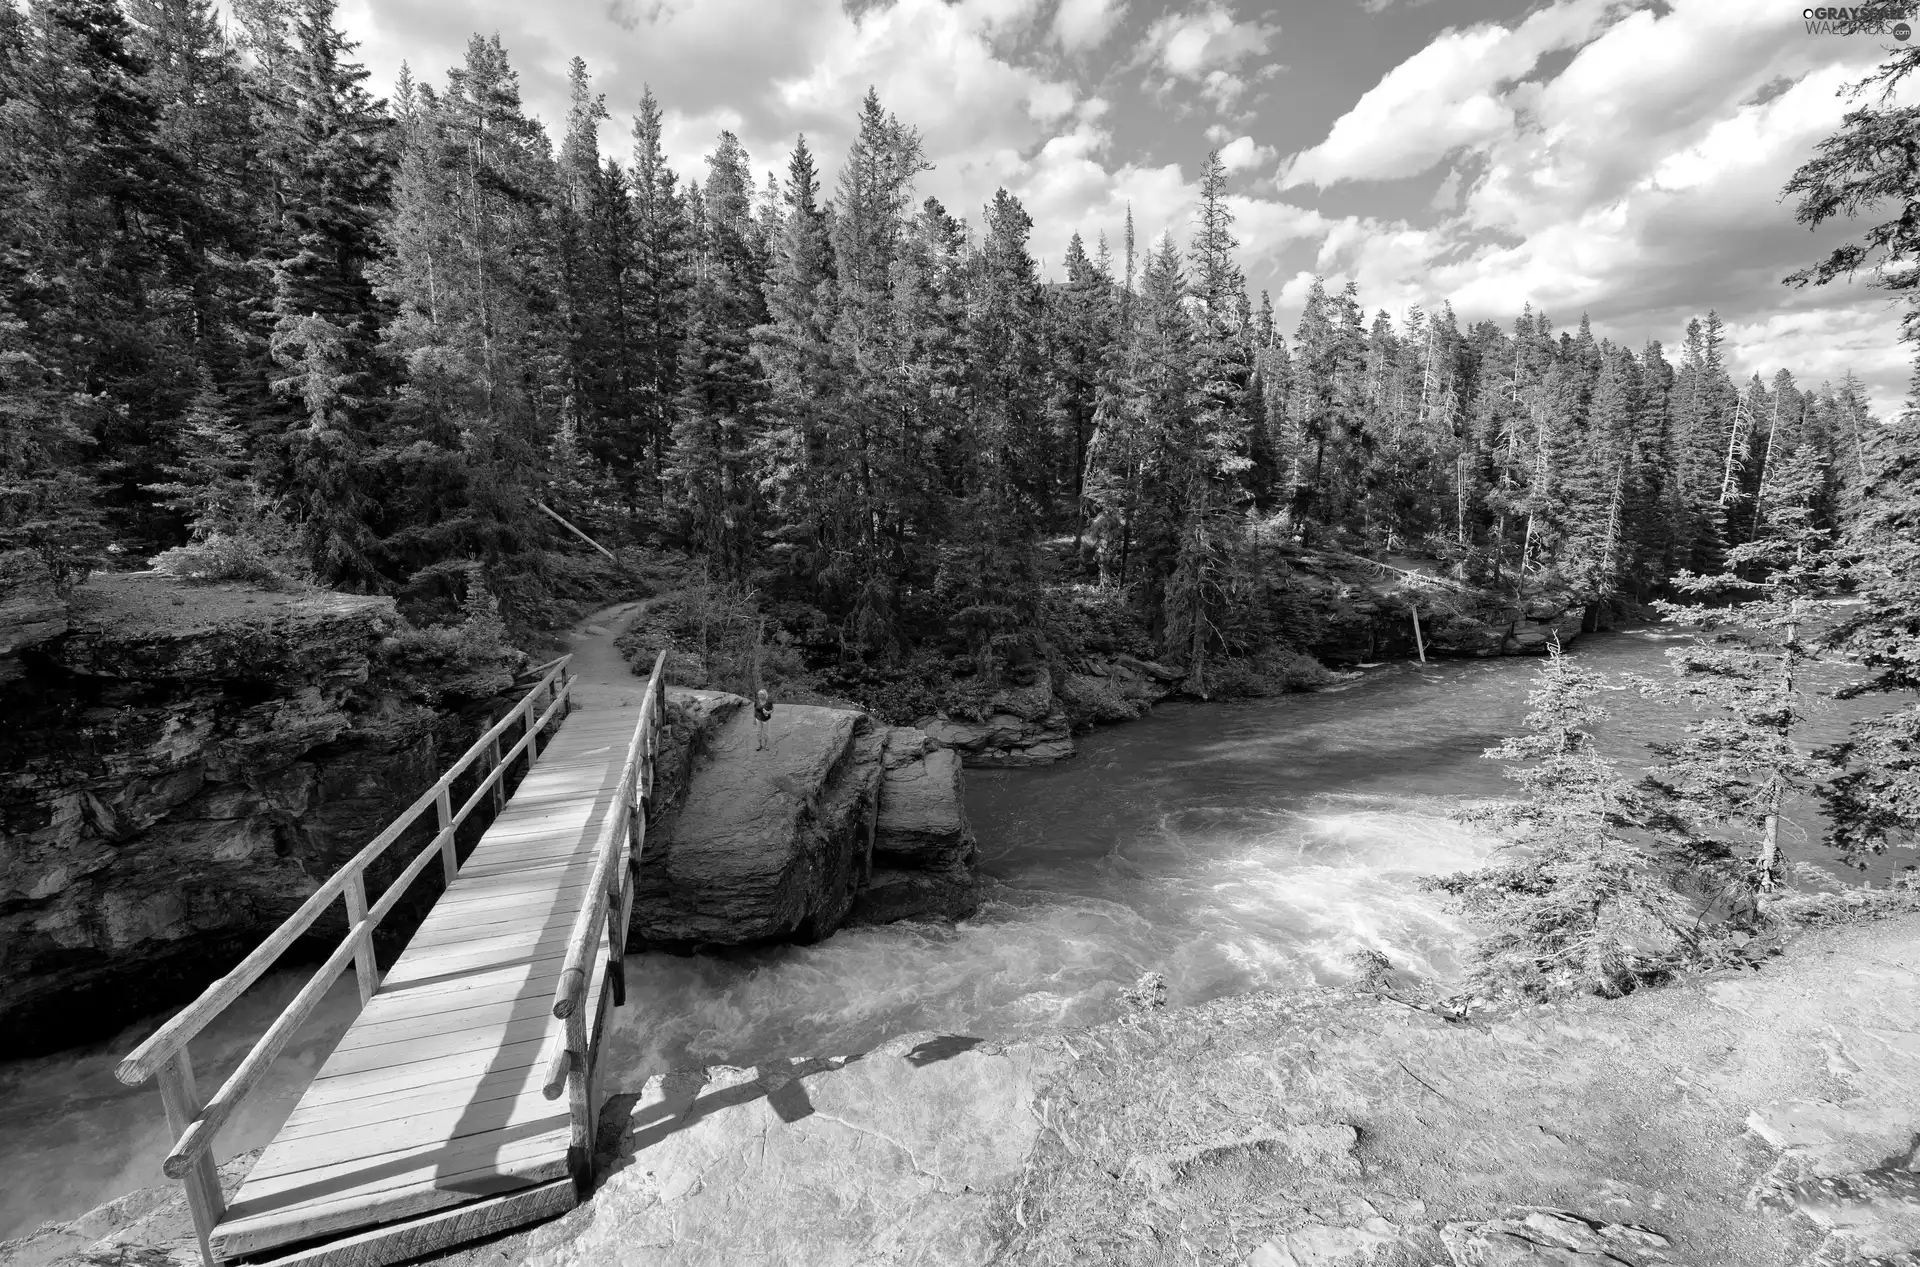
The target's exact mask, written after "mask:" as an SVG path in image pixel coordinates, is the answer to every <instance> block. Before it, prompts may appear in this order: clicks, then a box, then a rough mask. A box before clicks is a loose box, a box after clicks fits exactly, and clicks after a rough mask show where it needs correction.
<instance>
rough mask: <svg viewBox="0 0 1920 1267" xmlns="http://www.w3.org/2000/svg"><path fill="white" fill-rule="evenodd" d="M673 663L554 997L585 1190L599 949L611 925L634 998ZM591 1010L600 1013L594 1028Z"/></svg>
mask: <svg viewBox="0 0 1920 1267" xmlns="http://www.w3.org/2000/svg"><path fill="white" fill-rule="evenodd" d="M666 667H667V653H666V652H665V651H662V652H661V653H660V654H659V655H658V656H656V657H655V658H654V661H653V673H652V675H651V676H649V677H648V678H647V694H646V698H645V699H644V700H643V701H642V703H641V705H640V720H639V721H637V722H636V723H635V724H634V727H633V738H632V739H631V740H629V741H628V743H627V756H626V763H625V766H624V768H623V769H622V771H621V775H620V783H619V787H618V790H617V791H616V792H615V793H614V797H613V801H612V802H611V803H610V804H609V806H608V809H607V819H606V823H605V825H604V826H602V827H601V829H600V836H599V839H598V840H597V841H595V843H594V864H593V872H592V877H591V879H590V880H589V881H588V884H587V900H586V902H585V903H584V904H583V905H582V906H581V908H580V913H579V915H578V916H577V917H575V919H574V923H573V930H572V932H571V933H570V934H569V935H568V938H567V957H566V959H565V961H564V966H563V967H562V969H561V972H560V983H559V985H558V987H556V990H555V995H554V1001H553V1014H554V1016H556V1017H558V1018H559V1019H560V1020H561V1021H563V1022H565V1025H564V1027H563V1030H562V1033H561V1035H560V1041H559V1042H558V1043H557V1044H556V1045H555V1046H554V1048H553V1053H552V1055H551V1056H550V1057H549V1059H548V1062H547V1071H546V1080H545V1083H544V1085H543V1088H542V1089H543V1090H544V1092H545V1094H546V1097H547V1098H548V1099H549V1100H555V1099H558V1098H559V1096H560V1093H561V1092H562V1091H565V1092H566V1093H567V1108H568V1116H569V1118H570V1120H571V1122H572V1127H573V1130H572V1140H571V1143H570V1145H569V1149H568V1161H569V1165H570V1167H571V1169H572V1171H573V1177H574V1182H575V1183H576V1184H578V1185H579V1186H580V1188H581V1190H582V1192H583V1193H584V1191H585V1190H586V1189H587V1187H588V1186H589V1185H590V1184H591V1182H592V1166H593V1145H594V1138H593V1137H594V1126H595V1119H596V1118H597V1117H598V1115H599V1106H598V1105H597V1104H595V1103H594V1095H593V1070H594V1063H595V1060H596V1058H597V1057H598V1055H599V1045H600V1034H601V1031H602V1029H603V1028H604V1023H605V1019H606V1018H605V1015H604V1010H603V1009H600V1008H598V1007H597V1006H595V1005H594V1000H593V999H592V996H591V994H590V993H589V987H590V986H591V985H592V984H593V982H594V978H595V968H596V965H595V963H594V956H595V953H596V952H597V951H598V949H599V947H600V939H601V936H602V930H603V929H604V933H605V937H606V941H607V959H606V962H605V964H604V970H605V972H606V974H607V976H606V979H607V981H608V982H610V983H611V985H612V987H613V1002H614V1004H615V1005H616V1006H618V1005H622V1004H624V1003H625V1002H626V1001H627V1000H626V996H627V988H626V985H627V982H626V969H625V967H624V957H625V955H626V951H627V924H628V922H629V921H630V920H631V919H632V918H633V892H634V886H635V884H636V883H637V881H638V879H639V874H640V851H641V849H642V848H643V847H644V846H645V844H646V839H647V798H648V796H650V795H651V794H652V792H653V774H654V769H653V757H654V753H655V752H656V751H657V750H658V748H659V743H660V730H661V727H662V725H663V724H664V722H665V719H666V710H667V695H666V689H667V688H666ZM590 1016H591V1017H592V1018H593V1025H592V1029H591V1032H589V1028H588V1018H589V1017H590Z"/></svg>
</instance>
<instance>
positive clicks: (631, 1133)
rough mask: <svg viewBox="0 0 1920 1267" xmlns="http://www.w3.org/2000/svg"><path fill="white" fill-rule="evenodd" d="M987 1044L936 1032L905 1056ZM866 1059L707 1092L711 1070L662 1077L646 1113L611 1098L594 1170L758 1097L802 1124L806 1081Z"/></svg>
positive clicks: (911, 1060)
mask: <svg viewBox="0 0 1920 1267" xmlns="http://www.w3.org/2000/svg"><path fill="white" fill-rule="evenodd" d="M984 1041H985V1040H984V1039H980V1038H972V1037H966V1036H963V1035H958V1034H938V1035H935V1036H933V1037H932V1038H928V1039H926V1040H925V1041H923V1042H921V1043H919V1044H917V1045H916V1046H914V1047H913V1048H911V1049H909V1050H908V1051H906V1052H905V1053H903V1055H902V1058H903V1059H904V1060H906V1061H907V1063H908V1064H910V1065H912V1066H914V1067H915V1068H924V1067H925V1066H927V1065H930V1064H933V1063H935V1062H936V1061H941V1060H949V1059H951V1058H953V1057H954V1056H958V1055H961V1054H962V1053H964V1052H968V1051H972V1050H973V1049H974V1048H976V1047H978V1046H980V1044H981V1043H982V1042H984ZM865 1059H867V1056H866V1055H858V1056H846V1057H826V1056H817V1057H813V1058H810V1059H805V1060H791V1061H770V1062H767V1063H765V1064H760V1065H756V1066H754V1068H753V1073H754V1076H753V1078H752V1079H751V1080H750V1081H745V1082H738V1083H734V1084H732V1085H730V1086H725V1087H719V1088H715V1089H713V1090H708V1089H707V1088H708V1087H709V1085H710V1084H711V1082H712V1080H713V1077H712V1073H711V1071H710V1070H707V1069H676V1070H674V1071H672V1072H670V1073H667V1074H665V1075H664V1076H662V1078H661V1087H660V1098H659V1099H658V1100H656V1101H654V1102H653V1103H651V1104H649V1105H647V1106H646V1107H645V1108H644V1109H641V1108H638V1106H639V1104H640V1102H641V1100H642V1099H643V1098H644V1097H643V1095H642V1094H638V1093H627V1094H622V1095H613V1096H609V1097H607V1102H606V1105H605V1107H604V1108H603V1109H602V1110H601V1130H600V1147H599V1149H598V1150H597V1153H596V1156H595V1158H594V1161H595V1166H594V1172H595V1174H596V1175H598V1176H599V1177H600V1178H602V1179H605V1178H608V1177H610V1176H612V1175H616V1174H618V1173H619V1172H621V1171H622V1170H625V1169H626V1168H627V1167H628V1166H631V1165H633V1164H634V1163H635V1162H636V1161H638V1160H639V1159H640V1157H641V1155H642V1154H644V1153H645V1152H646V1151H647V1149H649V1148H651V1147H653V1146H654V1145H656V1144H658V1143H660V1142H661V1141H663V1140H665V1139H667V1138H668V1137H669V1136H672V1135H674V1134H677V1133H678V1132H680V1131H684V1130H686V1129H687V1128H688V1127H691V1126H693V1125H695V1124H697V1123H698V1122H700V1121H701V1120H702V1119H704V1118H708V1117H711V1116H713V1115H714V1114H715V1113H719V1112H721V1111H722V1110H725V1109H732V1108H739V1107H740V1106H742V1105H746V1104H751V1103H753V1102H754V1101H755V1100H759V1099H765V1100H766V1102H767V1107H769V1108H771V1109H772V1110H773V1112H774V1115H775V1116H776V1117H778V1118H779V1119H780V1120H781V1121H782V1122H786V1123H789V1124H791V1123H794V1122H798V1121H801V1120H802V1119H804V1118H807V1117H810V1116H812V1115H813V1113H814V1105H813V1099H812V1097H811V1096H809V1095H808V1094H807V1088H806V1083H807V1081H808V1080H816V1081H817V1080H818V1079H820V1078H822V1077H825V1076H827V1075H830V1074H834V1073H837V1072H839V1071H840V1070H842V1069H845V1068H847V1067H848V1066H850V1065H854V1064H858V1063H859V1062H860V1061H862V1060H865Z"/></svg>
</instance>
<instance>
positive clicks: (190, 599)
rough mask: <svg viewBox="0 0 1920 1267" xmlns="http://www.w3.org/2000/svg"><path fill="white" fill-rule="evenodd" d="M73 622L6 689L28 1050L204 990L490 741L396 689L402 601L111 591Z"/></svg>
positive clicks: (11, 889)
mask: <svg viewBox="0 0 1920 1267" xmlns="http://www.w3.org/2000/svg"><path fill="white" fill-rule="evenodd" d="M64 619H65V620H66V621H67V622H68V625H69V628H67V629H66V630H65V631H64V632H63V633H62V634H61V635H60V636H58V637H53V638H43V639H40V640H39V641H38V643H37V645H36V646H35V647H34V648H33V649H32V650H31V652H30V653H29V655H28V658H27V660H26V661H24V662H23V665H22V672H21V674H20V675H19V676H16V677H15V678H14V679H13V680H12V681H11V682H9V683H6V684H5V685H4V686H0V699H3V700H4V704H5V707H6V708H7V710H8V718H9V722H10V723H11V724H10V725H9V726H8V727H6V728H5V730H4V731H0V775H3V776H4V780H3V781H0V948H3V949H0V1018H4V1021H5V1024H4V1025H0V1029H4V1031H5V1032H6V1034H7V1035H8V1039H7V1043H6V1046H7V1047H8V1048H10V1049H13V1050H22V1049H28V1048H31V1047H48V1048H50V1047H57V1046H60V1045H62V1044H65V1043H71V1042H75V1041H79V1040H80V1039H81V1038H83V1037H86V1036H87V1034H86V1032H85V1031H84V1030H83V1029H81V1028H77V1026H78V1025H82V1024H84V1025H86V1026H88V1027H90V1028H92V1029H96V1030H106V1029H111V1028H113V1027H114V1026H116V1025H117V1024H119V1023H122V1022H124V1021H125V1020H127V1019H129V1018H130V1017H132V1016H134V1015H140V1014H144V1013H147V1012H151V1011H152V1010H153V1009H154V1007H155V1006H156V1004H164V1003H165V1002H168V1001H171V999H173V998H176V997H179V996H181V995H182V994H184V993H187V992H190V991H191V990H192V989H193V988H194V987H195V986H196V985H197V984H198V983H200V982H204V981H205V980H206V979H207V978H208V977H209V976H211V975H212V974H213V973H214V972H215V971H217V970H218V968H219V967H220V966H221V965H223V964H225V963H229V962H231V961H232V960H233V959H235V958H237V957H238V955H239V954H240V953H243V952H244V950H245V949H246V948H247V947H248V946H249V945H250V944H251V943H252V942H253V941H255V940H257V939H258V937H259V936H261V935H263V934H264V933H265V932H267V931H269V930H270V929H272V928H273V926H274V925H276V924H277V923H278V922H279V921H280V920H281V919H283V918H284V917H285V916H286V915H287V914H288V913H289V912H291V911H292V909H293V908H294V907H295V906H297V905H298V904H299V902H300V901H301V900H302V899H303V898H304V897H305V896H306V894H308V893H310V892H311V891H312V890H313V887H314V886H315V885H316V884H317V883H318V882H319V881H320V880H321V879H324V878H325V877H326V876H327V875H328V874H330V873H331V872H332V871H333V870H334V869H336V868H337V867H338V866H339V864H340V863H341V862H343V861H344V860H345V859H346V858H347V857H349V856H351V855H352V853H353V852H355V851H356V850H358V849H359V848H360V847H361V846H363V845H364V844H365V843H366V842H367V840H368V839H370V838H371V837H372V836H373V835H374V834H375V833H377V832H378V831H379V830H380V828H381V827H383V826H385V825H386V823H387V822H388V821H389V820H390V819H391V818H392V816H393V815H394V814H395V813H397V812H398V811H399V810H400V809H402V808H404V806H405V805H406V803H407V802H408V801H409V800H410V799H411V798H412V797H414V796H415V795H417V794H418V793H419V790H420V788H421V787H422V786H424V785H425V784H427V783H430V782H431V781H432V780H433V778H434V777H435V776H436V775H437V773H438V771H439V768H440V765H441V762H442V760H443V758H444V757H446V756H447V753H446V751H445V749H446V748H447V747H449V746H450V745H451V744H453V743H455V742H457V741H458V740H459V739H461V738H463V737H465V735H466V733H467V731H468V730H469V729H470V728H471V724H473V723H471V722H464V723H463V722H462V721H461V719H460V718H459V717H458V716H457V715H455V714H451V713H449V712H447V711H444V710H442V709H435V708H429V707H427V706H425V705H423V704H421V703H419V702H417V701H415V700H413V699H412V698H410V697H409V696H408V695H407V693H406V692H405V691H402V690H400V689H398V688H396V687H395V686H394V684H393V683H392V682H390V681H386V680H384V679H383V674H382V671H381V648H382V644H383V640H384V639H385V638H387V636H388V635H389V634H391V633H392V631H393V630H394V628H395V626H396V624H397V618H396V616H395V614H394V609H393V604H392V602H391V601H390V600H387V599H381V598H366V597H357V596H352V595H343V594H328V593H318V594H282V593H273V592H268V591H261V590H255V589H250V588H247V587H242V586H233V585H217V586H187V585H183V584H180V583H178V582H175V581H172V580H170V579H168V578H166V577H162V576H157V575H151V574H134V575H129V574H117V575H102V576H96V577H95V578H93V579H92V580H91V581H89V582H87V583H86V584H84V585H82V586H80V587H79V588H78V589H76V590H75V591H74V592H73V595H72V600H71V611H70V613H69V614H67V615H66V616H65V617H64ZM502 680H505V678H504V677H503V678H502ZM397 867H398V864H396V866H395V868H394V869H396V870H397Z"/></svg>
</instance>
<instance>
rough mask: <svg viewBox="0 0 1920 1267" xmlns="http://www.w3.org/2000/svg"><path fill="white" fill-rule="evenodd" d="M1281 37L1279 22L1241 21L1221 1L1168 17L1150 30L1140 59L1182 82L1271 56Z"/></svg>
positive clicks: (1229, 69)
mask: <svg viewBox="0 0 1920 1267" xmlns="http://www.w3.org/2000/svg"><path fill="white" fill-rule="evenodd" d="M1279 33H1280V24H1279V23H1277V22H1259V21H1248V22H1242V21H1240V20H1239V19H1238V18H1236V17H1235V16H1234V13H1233V10H1232V9H1231V8H1229V7H1228V6H1227V5H1226V4H1224V3H1221V2H1220V0H1214V2H1213V3H1211V4H1209V5H1207V6H1205V7H1203V8H1199V9H1194V10H1191V11H1189V12H1186V13H1170V14H1167V15H1166V16H1165V17H1162V18H1160V19H1159V20H1157V21H1155V22H1154V23H1153V25H1152V26H1150V27H1148V28H1147V34H1146V38H1145V39H1144V40H1142V41H1141V45H1140V59H1141V60H1143V61H1150V62H1152V63H1154V64H1155V65H1157V66H1159V67H1160V68H1161V69H1162V70H1164V71H1166V73H1167V74H1169V75H1172V76H1174V77H1176V78H1179V79H1186V80H1204V79H1205V78H1206V77H1207V76H1208V75H1209V74H1210V73H1212V72H1214V71H1231V70H1233V69H1234V68H1236V67H1238V66H1239V65H1240V64H1241V63H1243V62H1245V61H1246V60H1247V59H1248V58H1252V57H1261V56H1264V55H1265V54H1266V52H1267V48H1268V45H1270V44H1271V43H1272V42H1273V37H1274V36H1276V35H1278V34H1279Z"/></svg>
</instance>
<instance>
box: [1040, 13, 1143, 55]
mask: <svg viewBox="0 0 1920 1267" xmlns="http://www.w3.org/2000/svg"><path fill="white" fill-rule="evenodd" d="M1126 12H1127V3H1126V0H1060V7H1059V8H1058V9H1056V10H1055V11H1054V15H1053V38H1054V39H1056V40H1058V41H1059V42H1060V47H1062V48H1064V49H1066V50H1067V51H1068V52H1070V53H1083V52H1086V51H1088V50H1089V49H1094V48H1098V47H1099V46H1100V45H1101V44H1102V43H1104V42H1105V40H1106V38H1107V36H1109V35H1111V34H1113V29H1114V27H1116V26H1118V25H1119V24H1120V19H1121V18H1122V17H1124V16H1125V15H1126Z"/></svg>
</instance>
